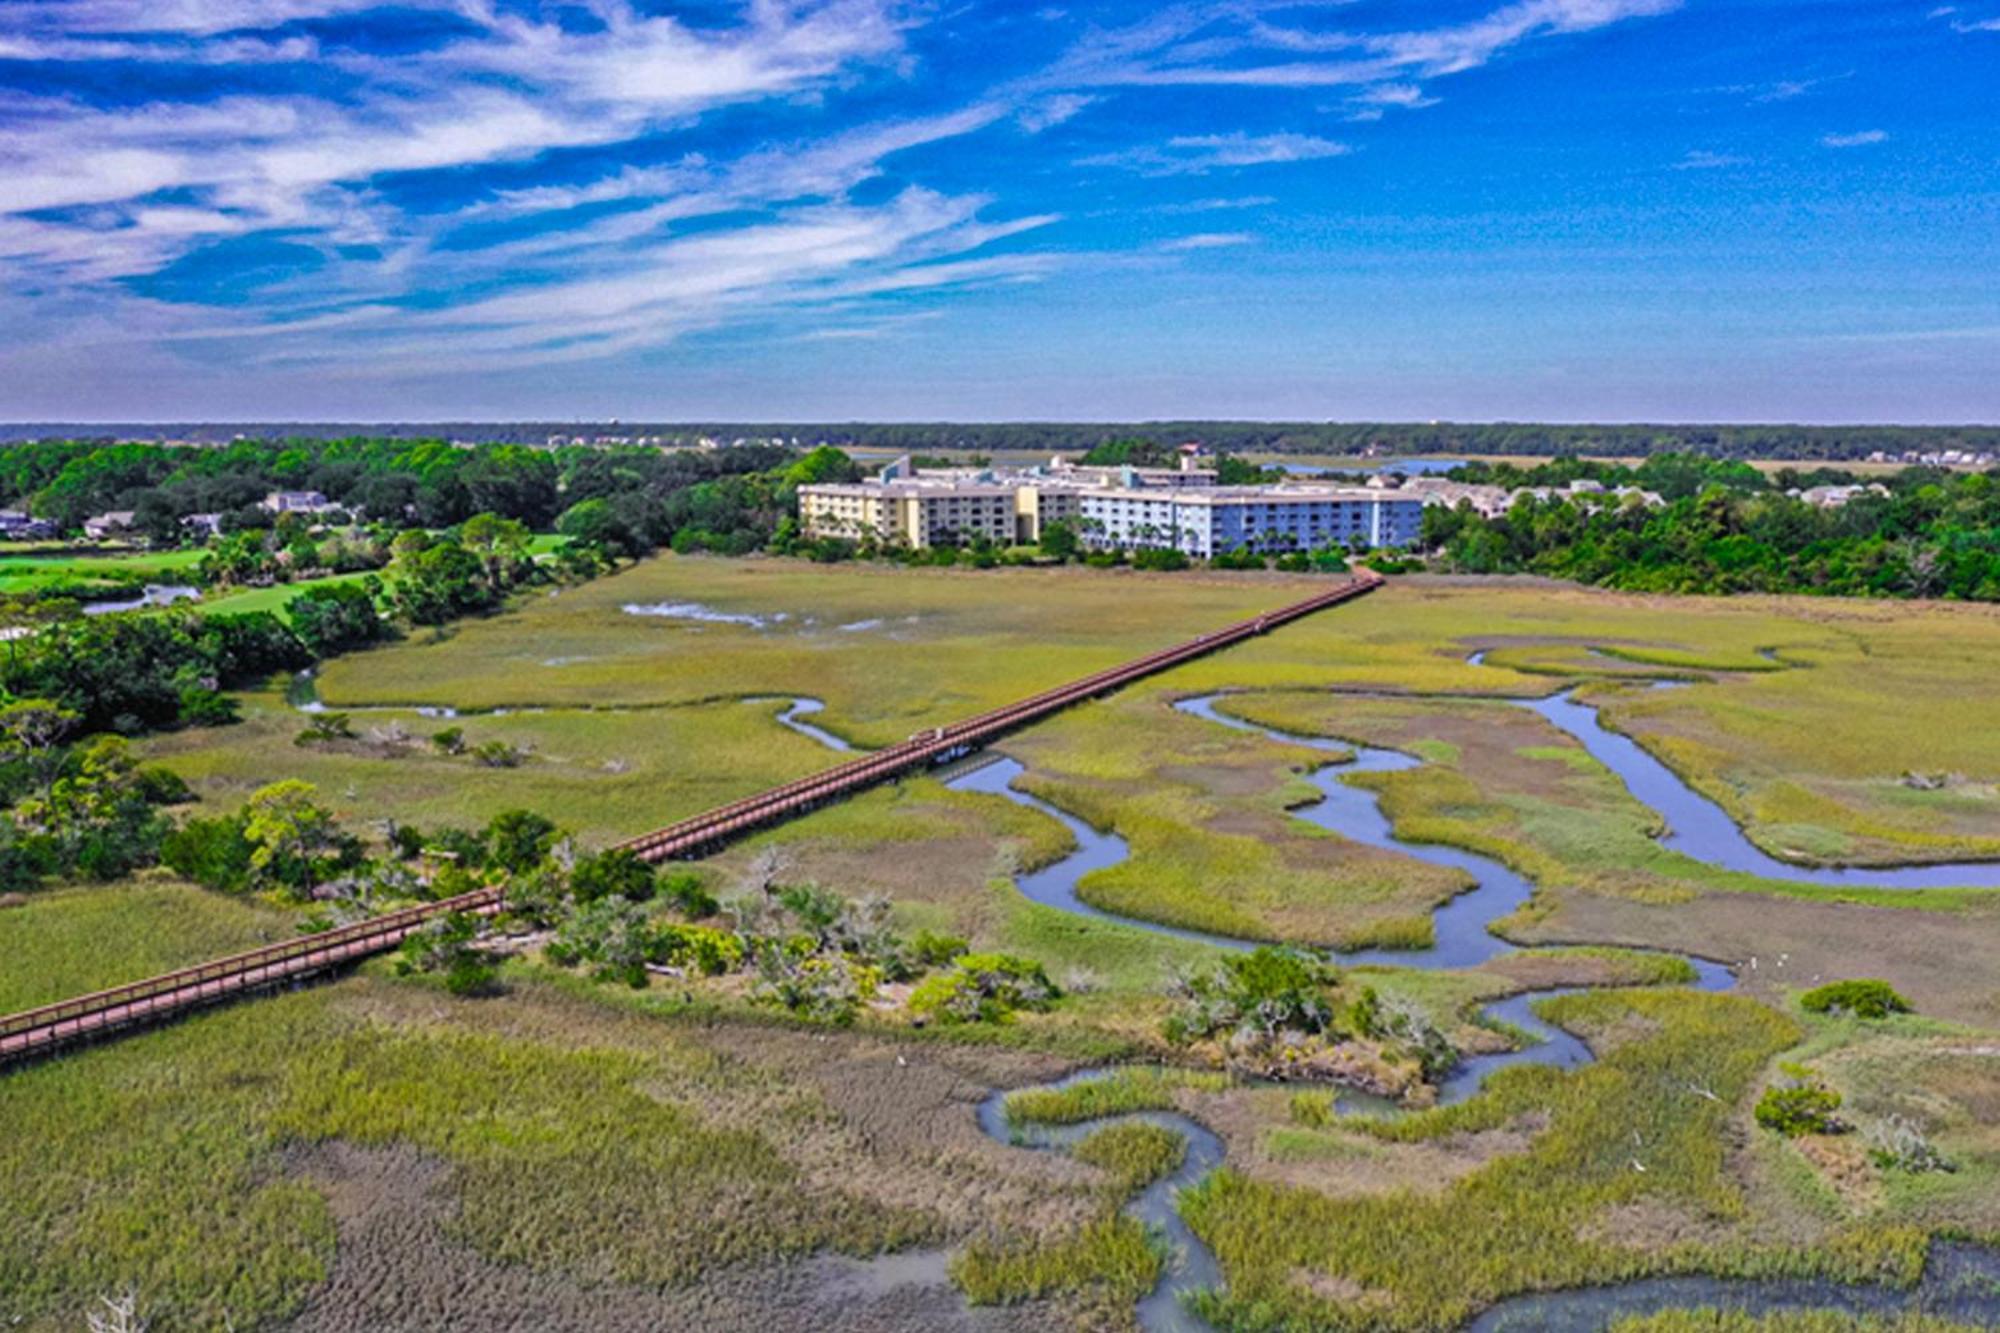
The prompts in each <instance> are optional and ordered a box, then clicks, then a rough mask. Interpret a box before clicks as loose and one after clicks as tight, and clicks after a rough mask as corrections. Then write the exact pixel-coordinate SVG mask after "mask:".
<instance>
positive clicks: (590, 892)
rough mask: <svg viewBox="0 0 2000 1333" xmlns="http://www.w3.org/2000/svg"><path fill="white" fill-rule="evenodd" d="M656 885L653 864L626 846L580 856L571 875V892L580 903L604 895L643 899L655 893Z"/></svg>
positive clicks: (606, 896) (638, 900) (593, 900)
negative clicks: (592, 854) (641, 858)
mask: <svg viewBox="0 0 2000 1333" xmlns="http://www.w3.org/2000/svg"><path fill="white" fill-rule="evenodd" d="M654 887H655V881H654V875H653V867H651V866H649V865H647V864H646V863H645V862H644V861H641V860H640V859H639V858H638V856H637V854H635V853H633V852H632V851H630V850H628V849H626V848H623V847H614V848H612V849H611V850H610V851H604V852H599V853H597V854H596V855H595V856H585V857H581V858H579V859H578V860H577V863H576V865H575V866H574V867H572V868H571V870H570V875H569V889H570V892H571V893H573V894H575V895H576V900H577V901H578V902H580V903H590V902H596V901H597V900H599V899H601V898H623V899H625V900H626V901H628V902H635V903H639V902H644V901H646V899H648V898H650V897H652V896H653V889H654Z"/></svg>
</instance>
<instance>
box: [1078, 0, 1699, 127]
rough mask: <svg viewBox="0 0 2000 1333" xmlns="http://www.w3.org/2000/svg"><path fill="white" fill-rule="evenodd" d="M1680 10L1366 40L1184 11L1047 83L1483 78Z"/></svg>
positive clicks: (1534, 12) (1100, 37)
mask: <svg viewBox="0 0 2000 1333" xmlns="http://www.w3.org/2000/svg"><path fill="white" fill-rule="evenodd" d="M1679 6H1680V0H1517V2H1516V3H1513V4H1508V5H1503V6H1501V7H1500V8H1498V9H1494V10H1492V11H1490V12H1488V13H1487V14H1486V15H1484V16H1483V17H1480V18H1478V19H1474V20H1472V21H1470V22H1466V23H1458V24H1447V25H1441V26H1439V27H1435V28H1427V29H1409V30H1404V31H1398V32H1389V33H1365V32H1348V31H1318V30H1309V29H1301V28H1295V27H1285V26H1280V25H1276V24H1272V23H1268V22H1265V21H1264V20H1263V19H1262V18H1260V17H1258V13H1259V11H1260V10H1261V9H1265V8H1270V9H1280V10H1282V9H1297V8H1299V7H1300V6H1297V5H1288V6H1287V5H1280V6H1260V5H1257V4H1254V3H1253V4H1234V3H1232V4H1186V5H1177V6H1172V7H1170V8H1168V9H1165V10H1163V11H1160V12H1159V13H1157V14H1155V15H1153V16H1152V17H1150V18H1148V19H1146V20H1144V21H1143V22H1140V23H1137V24H1134V25H1131V26H1129V27H1126V28H1120V29H1113V30H1100V31H1097V32H1093V33H1092V34H1091V35H1090V36H1089V37H1087V38H1086V39H1085V40H1084V41H1082V42H1081V43H1079V44H1078V46H1077V47H1076V48H1075V49H1074V50H1072V51H1071V52H1069V53H1068V55H1066V56H1065V57H1064V59H1063V60H1062V61H1060V62H1058V63H1057V64H1056V65H1055V66H1054V67H1053V68H1052V69H1050V70H1049V71H1048V72H1047V73H1046V74H1045V75H1044V76H1042V77H1043V80H1044V81H1045V82H1048V83H1051V84H1054V85H1058V86H1072V87H1110V86H1120V85H1138V86H1172V85H1200V84H1207V85H1215V86H1248V87H1290V88H1327V87H1368V86H1371V85H1385V86H1386V85H1397V84H1402V85H1407V84H1410V83H1412V82H1415V81H1421V80H1423V79H1434V78H1442V77H1445V76H1447V75H1452V74H1460V73H1464V72H1466V71H1468V70H1473V69H1477V68H1479V67H1481V66H1483V65H1485V64H1488V63H1489V62H1491V61H1492V60H1493V59H1495V58H1496V57H1498V56H1499V55H1501V54H1502V53H1504V52H1506V51H1508V50H1510V49H1511V48H1513V47H1516V46H1518V45H1521V44H1522V43H1524V42H1527V41H1529V40H1532V39H1535V38H1540V37H1550V36H1560V35H1567V34H1576V33H1584V32H1590V31H1593V30H1595V29H1599V28H1604V27H1609V26H1611V25H1613V24H1616V23H1621V22H1624V21H1626V20H1629V19H1635V18H1645V17H1651V16H1655V15H1660V14H1665V13H1668V12H1671V11H1672V10H1674V9H1677V8H1679ZM1403 95H1404V96H1406V97H1408V96H1410V94H1403ZM1415 98H1416V99H1417V100H1416V101H1415V102H1413V103H1398V102H1385V103H1380V104H1378V105H1403V104H1416V105H1421V104H1422V100H1421V99H1422V94H1421V93H1420V92H1419V93H1416V94H1415Z"/></svg>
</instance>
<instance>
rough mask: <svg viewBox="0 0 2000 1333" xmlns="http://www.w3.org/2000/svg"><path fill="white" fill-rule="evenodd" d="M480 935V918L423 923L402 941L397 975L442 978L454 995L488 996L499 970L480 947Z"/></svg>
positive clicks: (459, 915)
mask: <svg viewBox="0 0 2000 1333" xmlns="http://www.w3.org/2000/svg"><path fill="white" fill-rule="evenodd" d="M480 931H481V925H480V921H479V918H477V917H475V916H472V915H471V914H469V913H466V912H451V913H448V914H447V915H445V916H441V917H438V918H437V919H435V920H433V921H426V922H425V923H424V924H423V925H422V926H421V927H420V928H418V929H417V930H415V931H413V932H411V933H410V934H409V935H408V936H406V937H405V938H404V940H403V944H402V947H401V948H400V949H399V950H398V954H399V956H398V958H397V959H396V972H397V975H399V976H410V975H413V974H416V973H434V974H442V975H443V977H444V987H445V989H446V990H448V991H450V992H451V993H452V994H453V995H482V994H486V993H489V992H491V991H492V989H493V985H494V981H495V980H496V978H497V977H498V976H499V970H498V969H497V968H496V967H495V966H494V964H493V958H492V956H491V955H490V954H488V953H487V952H486V951H485V950H484V949H482V948H480V947H479V935H480Z"/></svg>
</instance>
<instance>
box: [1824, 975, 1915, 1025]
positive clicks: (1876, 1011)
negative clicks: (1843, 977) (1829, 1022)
mask: <svg viewBox="0 0 2000 1333" xmlns="http://www.w3.org/2000/svg"><path fill="white" fill-rule="evenodd" d="M1799 1004H1800V1006H1801V1007H1802V1008H1804V1009H1805V1011H1806V1012H1807V1013H1811V1014H1853V1015H1854V1016H1855V1017H1857V1018H1887V1017H1888V1016H1889V1015H1890V1014H1907V1013H1910V1012H1911V1009H1910V1002H1909V1001H1908V1000H1906V999H1904V998H1903V997H1902V996H1901V995H1899V994H1897V993H1896V989H1895V987H1893V986H1891V985H1890V984H1889V983H1888V982H1886V981H1873V980H1861V979H1857V980H1853V981H1835V982H1830V983H1828V984H1827V985H1824V986H1820V987H1818V988H1817V989H1814V990H1809V991H1807V992H1806V993H1805V994H1804V995H1801V996H1800V997H1799Z"/></svg>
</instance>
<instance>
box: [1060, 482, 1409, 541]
mask: <svg viewBox="0 0 2000 1333" xmlns="http://www.w3.org/2000/svg"><path fill="white" fill-rule="evenodd" d="M1423 512H1424V506H1423V502H1422V501H1421V500H1416V499H1408V498H1402V497H1397V496H1390V495H1384V494H1381V493H1380V492H1376V491H1370V490H1364V489H1361V488H1359V487H1351V488H1346V487H1330V486H1215V487H1205V488H1201V489H1192V488H1189V489H1180V490H1173V491H1155V490H1144V489H1128V488H1123V487H1121V488H1118V489H1116V490H1099V491H1085V492H1084V493H1083V497H1082V504H1081V527H1082V536H1083V539H1084V541H1085V542H1086V543H1087V544H1089V545H1092V546H1097V547H1101V548H1108V549H1116V550H1132V549H1135V548H1138V547H1147V546H1152V547H1172V548H1173V549H1175V550H1178V551H1180V552H1182V553H1183V554H1186V555H1191V556H1196V557H1198V558H1201V559H1208V558H1209V557H1212V556H1216V555H1221V554H1226V553H1227V552H1230V551H1234V550H1237V549H1239V548H1241V549H1244V550H1249V551H1254V552H1256V553H1257V554H1259V555H1278V554H1282V553H1284V552H1286V551H1312V550H1317V549H1319V548H1320V547H1322V546H1329V545H1332V546H1373V547H1381V546H1414V545H1416V544H1417V541H1418V539H1419V536H1420V534H1421V532H1422V527H1423Z"/></svg>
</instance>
